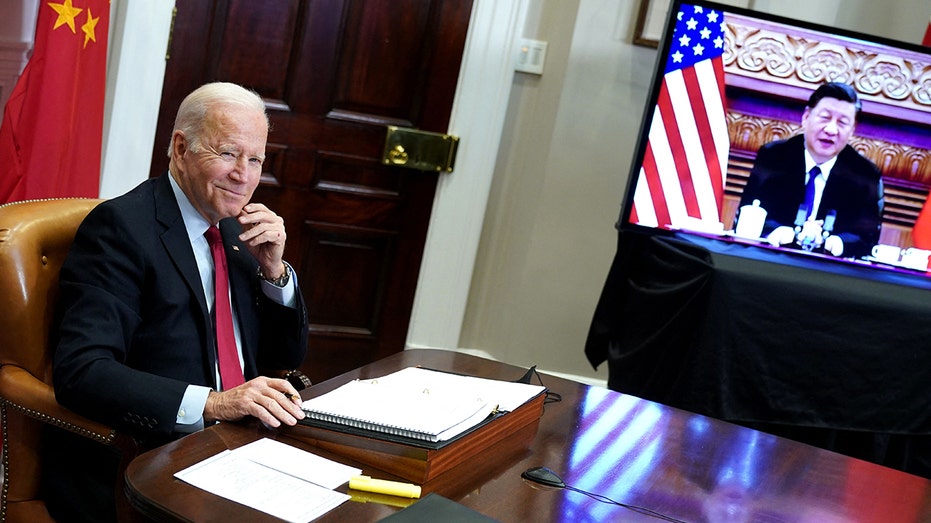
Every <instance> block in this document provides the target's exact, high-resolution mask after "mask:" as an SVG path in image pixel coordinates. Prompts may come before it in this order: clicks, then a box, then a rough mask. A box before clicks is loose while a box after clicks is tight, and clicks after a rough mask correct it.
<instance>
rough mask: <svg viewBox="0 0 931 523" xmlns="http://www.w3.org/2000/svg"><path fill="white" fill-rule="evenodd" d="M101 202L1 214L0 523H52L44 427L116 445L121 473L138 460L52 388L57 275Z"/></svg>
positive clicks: (31, 205) (40, 205)
mask: <svg viewBox="0 0 931 523" xmlns="http://www.w3.org/2000/svg"><path fill="white" fill-rule="evenodd" d="M101 201H102V200H95V199H77V198H75V199H55V200H41V201H26V202H16V203H11V204H7V205H2V206H0V422H2V424H3V490H2V495H0V521H9V522H18V521H29V522H41V521H52V518H51V517H50V516H49V514H48V511H47V510H46V508H45V502H44V501H43V500H42V498H41V491H40V487H41V478H40V474H41V470H42V463H41V459H42V453H41V443H42V431H43V428H44V427H45V426H46V425H47V424H49V425H55V426H58V427H61V428H64V429H67V430H70V431H73V432H75V433H77V434H80V435H82V436H85V437H87V438H90V439H92V440H95V441H97V442H99V443H100V444H102V445H116V446H117V447H119V449H120V451H121V452H122V456H123V461H124V463H123V464H122V465H126V464H128V463H129V460H131V459H132V458H133V457H135V454H136V446H135V442H134V441H133V440H132V438H130V437H129V436H125V435H121V434H118V433H116V432H115V431H114V430H112V429H111V428H109V427H106V426H104V425H102V424H100V423H96V422H93V421H90V420H88V419H87V418H84V417H82V416H79V415H77V414H75V413H73V412H71V411H69V410H67V409H65V408H64V407H62V406H61V405H59V404H58V402H57V401H55V392H54V390H53V389H52V385H51V382H52V358H51V349H52V347H50V346H49V332H50V328H51V326H52V319H53V316H54V308H55V301H56V300H57V298H58V271H59V270H60V269H61V264H62V262H63V261H64V259H65V255H66V254H67V253H68V249H69V248H70V247H71V242H72V240H73V239H74V234H75V231H77V228H78V225H79V224H80V223H81V221H82V220H83V219H84V217H85V216H86V215H87V213H88V212H89V211H90V210H91V209H93V208H94V207H95V206H96V205H97V204H98V203H100V202H101ZM117 482H118V484H117V488H118V490H117V492H122V491H123V485H122V474H121V475H120V477H119V478H118V480H117ZM123 498H125V497H124V496H118V499H120V501H119V502H118V505H122V506H118V512H119V514H120V516H121V519H124V520H128V519H130V517H131V516H130V514H131V511H130V508H129V504H128V502H127V501H126V500H125V499H123Z"/></svg>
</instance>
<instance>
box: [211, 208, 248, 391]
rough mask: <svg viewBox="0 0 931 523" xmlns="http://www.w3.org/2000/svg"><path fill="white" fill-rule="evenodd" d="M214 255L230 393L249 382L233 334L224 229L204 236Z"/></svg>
mask: <svg viewBox="0 0 931 523" xmlns="http://www.w3.org/2000/svg"><path fill="white" fill-rule="evenodd" d="M204 236H206V237H207V243H209V244H210V252H211V253H212V254H213V265H214V267H215V269H216V270H215V271H214V278H213V288H214V293H215V294H214V296H215V300H214V306H213V310H214V315H215V316H216V326H215V330H216V334H217V361H218V365H219V367H220V383H221V385H222V389H223V390H229V389H232V388H233V387H236V386H237V385H242V384H243V382H244V381H245V379H243V376H242V367H241V366H240V365H239V351H238V350H236V337H235V336H234V335H233V313H232V311H231V309H230V293H229V271H228V270H227V267H226V253H224V252H223V241H222V240H221V239H220V230H219V229H217V228H216V226H211V227H210V228H209V229H207V232H205V233H204Z"/></svg>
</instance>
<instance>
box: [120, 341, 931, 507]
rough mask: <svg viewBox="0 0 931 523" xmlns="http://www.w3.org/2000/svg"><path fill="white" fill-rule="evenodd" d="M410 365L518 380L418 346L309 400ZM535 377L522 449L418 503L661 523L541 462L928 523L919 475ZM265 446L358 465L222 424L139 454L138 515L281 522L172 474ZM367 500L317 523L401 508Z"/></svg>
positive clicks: (629, 489) (480, 465) (674, 491)
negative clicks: (535, 415) (439, 501)
mask: <svg viewBox="0 0 931 523" xmlns="http://www.w3.org/2000/svg"><path fill="white" fill-rule="evenodd" d="M413 365H422V366H425V367H429V368H435V369H443V370H450V371H454V372H460V373H465V374H471V375H476V376H482V377H488V378H495V379H504V380H516V379H518V378H519V377H520V376H522V375H523V373H524V369H521V368H518V367H513V366H510V365H506V364H502V363H497V362H493V361H489V360H485V359H482V358H477V357H473V356H469V355H464V354H458V353H454V352H447V351H436V350H412V351H405V352H402V353H400V354H396V355H393V356H390V357H388V358H386V359H384V360H381V361H379V362H376V363H374V364H371V365H368V366H365V367H362V368H361V369H358V370H356V371H353V372H350V373H347V374H344V375H342V376H339V377H337V378H334V379H332V380H329V381H327V382H324V383H321V384H318V385H315V386H314V387H313V388H312V389H309V390H308V391H305V393H304V395H305V397H310V396H311V395H316V394H319V393H322V392H324V391H326V390H331V389H332V388H335V387H336V386H338V385H340V384H342V383H344V382H346V381H348V380H350V379H354V378H371V377H377V376H380V375H383V374H387V373H389V372H392V371H395V370H398V369H401V368H404V367H408V366H413ZM542 379H543V382H544V385H546V386H547V387H548V388H549V389H550V390H551V391H553V392H556V393H559V394H561V395H562V401H561V402H558V403H550V404H547V405H546V408H545V411H544V413H543V416H542V418H540V421H539V424H538V425H531V426H530V427H528V429H527V430H530V431H534V433H535V435H533V438H532V443H531V445H530V447H529V448H526V447H525V448H512V449H507V448H489V449H488V452H487V459H478V460H475V461H474V462H473V463H467V464H465V465H463V466H460V467H458V468H457V469H454V470H452V471H449V472H447V473H445V474H442V475H440V476H439V477H437V478H435V479H434V480H432V481H430V482H428V483H426V484H424V485H423V490H424V495H426V494H427V493H429V492H436V493H438V494H440V495H443V496H445V497H447V498H450V499H453V500H455V501H457V502H459V503H461V504H463V505H466V506H468V507H471V508H473V509H475V510H477V511H479V512H481V513H483V514H485V515H487V516H490V517H492V518H495V519H497V520H499V521H502V522H526V521H566V522H569V521H572V522H577V521H593V522H594V521H621V520H622V521H651V522H652V521H659V520H658V519H654V518H651V517H648V516H644V515H639V514H636V513H634V512H631V511H629V510H627V509H625V508H621V507H617V506H611V505H606V504H603V503H598V502H596V501H594V500H592V499H590V498H589V497H586V496H584V495H582V494H578V493H575V492H570V491H566V490H554V489H548V488H544V487H538V486H536V485H535V484H531V483H529V482H527V481H525V480H524V479H522V478H521V476H520V474H521V472H522V471H524V470H526V469H528V468H530V467H535V466H547V467H549V468H551V469H553V470H555V471H556V472H558V473H559V474H561V475H562V477H563V479H565V480H566V482H567V483H569V484H570V485H573V486H575V487H578V488H581V489H584V490H588V491H591V492H595V493H597V494H602V495H605V496H609V497H611V498H613V499H615V500H617V501H620V502H623V503H628V504H634V505H639V506H644V507H648V508H650V509H652V510H656V511H659V512H662V513H663V514H666V515H669V516H672V517H675V518H678V519H681V520H684V521H689V522H714V523H719V522H738V521H739V522H744V521H747V522H749V521H766V522H777V521H778V522H799V523H809V522H810V523H814V522H818V523H831V522H841V521H844V522H849V521H857V522H876V521H881V522H883V523H906V522H907V523H912V522H919V521H931V483H929V481H928V480H926V479H923V478H920V477H917V476H912V475H909V474H905V473H902V472H899V471H895V470H892V469H888V468H884V467H880V466H877V465H873V464H870V463H867V462H864V461H860V460H856V459H852V458H848V457H845V456H842V455H840V454H836V453H833V452H829V451H825V450H821V449H817V448H814V447H810V446H807V445H802V444H799V443H795V442H792V441H789V440H785V439H781V438H778V437H775V436H771V435H768V434H765V433H762V432H756V431H753V430H749V429H746V428H742V427H738V426H736V425H732V424H729V423H724V422H721V421H717V420H714V419H711V418H707V417H705V416H701V415H697V414H691V413H688V412H685V411H681V410H677V409H673V408H670V407H666V406H663V405H660V404H657V403H653V402H649V401H645V400H642V399H638V398H635V397H633V396H628V395H623V394H618V393H616V392H612V391H609V390H605V389H602V388H599V387H589V386H586V385H583V384H580V383H576V382H572V381H568V380H564V379H560V378H556V377H553V376H549V375H543V376H542ZM260 437H270V438H274V439H278V440H280V441H284V442H288V443H291V444H295V445H297V446H303V447H304V448H306V449H307V450H310V451H313V452H315V453H317V454H320V455H322V456H325V457H328V458H331V459H336V460H337V461H341V462H343V463H347V464H352V465H357V466H358V465H359V464H356V463H353V462H351V461H349V460H346V459H343V458H340V457H339V456H336V455H333V454H330V453H327V452H323V451H319V450H317V449H313V448H309V447H307V446H306V445H303V444H302V443H300V442H298V441H296V440H293V439H289V438H288V437H287V436H286V435H285V433H284V432H279V431H272V430H269V429H266V428H264V427H262V426H260V425H259V424H256V423H243V424H237V423H225V424H221V425H217V426H214V427H211V428H209V429H207V430H204V431H202V432H199V433H195V434H192V435H190V436H187V437H185V438H183V439H180V440H178V441H175V442H173V443H171V444H168V445H166V446H164V447H160V448H158V449H155V450H153V451H150V452H147V453H145V454H143V455H141V456H139V457H138V458H137V459H136V460H135V461H133V462H132V463H131V464H130V466H129V468H128V469H127V472H126V490H127V495H128V496H129V498H130V501H131V503H132V504H133V506H134V507H136V508H137V509H138V510H139V511H140V512H141V513H143V514H145V515H147V516H148V517H150V518H152V519H154V520H158V521H197V522H201V521H218V522H223V523H234V522H238V521H249V522H261V521H278V520H277V519H275V518H273V517H271V516H268V515H266V514H263V513H260V512H257V511H254V510H252V509H249V508H246V507H244V506H241V505H238V504H236V503H233V502H230V501H227V500H225V499H223V498H220V497H217V496H214V495H212V494H209V493H207V492H204V491H201V490H199V489H197V488H195V487H192V486H190V485H188V484H186V483H183V482H181V481H179V480H176V479H174V477H173V474H174V473H175V472H177V471H178V470H181V469H183V468H185V467H187V466H189V465H192V464H194V463H197V462H198V461H200V460H203V459H205V458H207V457H209V456H212V455H214V454H216V453H218V452H220V451H222V450H224V449H232V448H236V447H239V446H241V445H244V444H246V443H248V442H250V441H253V440H255V439H257V438H260ZM502 447H507V445H503V446H502ZM361 468H363V470H364V473H365V474H369V475H372V476H374V477H379V478H384V479H395V478H392V476H391V475H389V474H385V473H382V472H379V471H377V470H373V469H372V468H370V467H364V466H362V467H361ZM341 489H342V490H343V491H346V487H345V486H343V487H341ZM350 494H356V493H355V492H350ZM369 496H370V497H369V500H368V501H367V502H364V501H365V498H364V497H362V494H361V493H360V497H359V498H358V500H356V499H354V500H352V501H348V502H346V503H344V504H343V505H341V506H340V507H338V508H336V509H335V510H333V511H331V512H329V513H327V514H326V515H325V516H323V517H322V518H320V519H319V520H317V521H322V522H327V521H330V522H335V521H352V522H364V521H377V520H379V519H381V518H383V517H386V516H388V515H390V514H392V513H394V512H396V511H397V510H399V506H397V505H404V503H405V502H404V500H401V499H399V498H391V497H388V496H378V495H374V494H372V495H369Z"/></svg>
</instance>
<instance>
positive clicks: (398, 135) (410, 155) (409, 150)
mask: <svg viewBox="0 0 931 523" xmlns="http://www.w3.org/2000/svg"><path fill="white" fill-rule="evenodd" d="M387 130H388V132H387V134H386V135H385V147H384V148H383V149H382V155H381V163H382V165H391V166H394V167H403V168H405V169H417V170H418V171H433V172H438V173H440V172H452V170H453V163H454V162H455V160H456V150H457V149H458V146H459V137H458V136H452V135H448V134H441V133H433V132H429V131H421V130H419V129H409V128H404V127H395V126H393V125H389V126H388V128H387Z"/></svg>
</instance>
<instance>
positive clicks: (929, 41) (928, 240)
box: [912, 20, 931, 249]
mask: <svg viewBox="0 0 931 523" xmlns="http://www.w3.org/2000/svg"><path fill="white" fill-rule="evenodd" d="M921 44H922V45H925V46H927V47H931V20H929V21H928V28H927V29H926V30H925V38H924V40H922V42H921ZM912 244H913V245H914V246H915V247H918V248H919V249H931V195H929V196H928V199H927V200H925V205H924V207H922V208H921V212H920V213H919V214H918V219H916V220H915V227H914V228H913V229H912Z"/></svg>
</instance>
